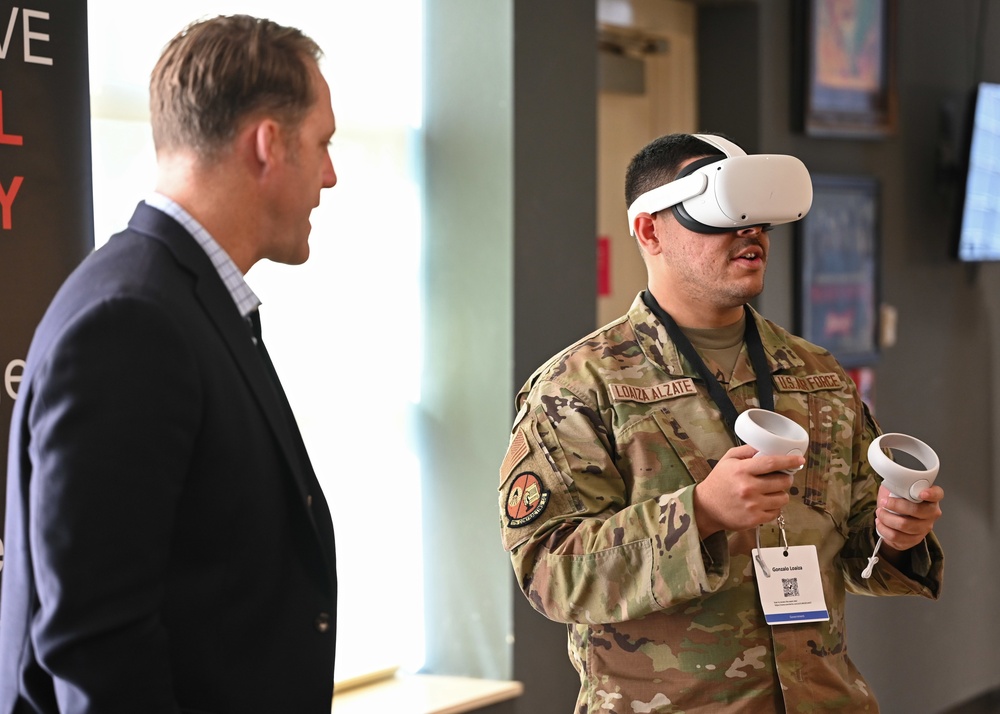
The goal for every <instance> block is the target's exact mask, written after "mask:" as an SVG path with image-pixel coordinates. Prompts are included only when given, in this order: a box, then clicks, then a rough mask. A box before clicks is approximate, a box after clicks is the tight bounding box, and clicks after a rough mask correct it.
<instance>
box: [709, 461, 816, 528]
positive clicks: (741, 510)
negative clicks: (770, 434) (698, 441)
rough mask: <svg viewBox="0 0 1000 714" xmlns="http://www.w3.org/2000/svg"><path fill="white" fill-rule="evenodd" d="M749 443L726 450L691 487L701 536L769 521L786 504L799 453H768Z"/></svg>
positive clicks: (798, 465)
mask: <svg viewBox="0 0 1000 714" xmlns="http://www.w3.org/2000/svg"><path fill="white" fill-rule="evenodd" d="M755 454H757V450H756V449H755V448H753V447H752V446H747V445H744V446H736V447H733V448H732V449H730V450H729V451H727V452H726V454H725V456H723V457H722V459H720V460H719V463H718V464H716V466H715V468H714V469H712V471H711V473H709V474H708V476H706V477H705V480H704V481H702V482H701V483H699V484H697V485H696V486H695V488H694V512H695V521H696V522H697V524H698V533H699V535H700V536H701V538H702V539H704V538H707V537H708V536H710V535H712V534H713V533H717V532H719V531H721V530H729V531H741V530H746V529H748V528H754V527H756V526H759V525H762V524H764V523H770V522H771V521H773V520H774V519H775V518H777V517H778V513H780V511H781V509H782V508H783V507H784V506H785V505H787V503H788V489H790V488H791V486H792V476H791V475H790V474H788V473H786V470H791V471H795V470H797V469H800V468H802V466H803V465H804V464H805V460H804V459H803V458H802V457H801V456H767V455H765V454H760V455H758V456H756V457H755Z"/></svg>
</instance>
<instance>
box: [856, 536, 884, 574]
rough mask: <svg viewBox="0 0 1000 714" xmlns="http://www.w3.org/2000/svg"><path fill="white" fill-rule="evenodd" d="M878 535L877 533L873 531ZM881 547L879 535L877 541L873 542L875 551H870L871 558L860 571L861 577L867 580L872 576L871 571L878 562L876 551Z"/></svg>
mask: <svg viewBox="0 0 1000 714" xmlns="http://www.w3.org/2000/svg"><path fill="white" fill-rule="evenodd" d="M875 532H876V533H878V531H875ZM881 546H882V535H881V534H879V536H878V540H877V541H876V542H875V550H873V551H872V557H870V558H869V559H868V567H866V568H865V569H864V570H863V571H861V577H862V578H864V579H865V580H867V579H868V578H870V577H871V576H872V571H873V570H874V569H875V564H876V563H877V562H878V549H879V548H880V547H881Z"/></svg>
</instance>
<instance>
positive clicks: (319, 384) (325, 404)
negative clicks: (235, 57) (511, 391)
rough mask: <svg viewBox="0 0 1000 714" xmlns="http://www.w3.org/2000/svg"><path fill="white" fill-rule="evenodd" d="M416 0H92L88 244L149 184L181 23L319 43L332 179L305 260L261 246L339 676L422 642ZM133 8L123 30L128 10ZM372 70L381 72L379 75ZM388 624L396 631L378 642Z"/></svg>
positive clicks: (406, 661) (116, 226) (264, 290)
mask: <svg viewBox="0 0 1000 714" xmlns="http://www.w3.org/2000/svg"><path fill="white" fill-rule="evenodd" d="M421 8H422V3H419V2H413V0H379V1H378V2H365V3H359V2H348V1H347V0H331V1H330V2H325V3H315V2H313V1H312V0H284V2H282V3H279V4H276V3H273V2H264V1H263V0H240V1H239V2H233V1H231V0H175V1H174V2H172V3H166V4H160V5H149V6H144V8H143V15H142V19H141V20H137V19H135V13H134V12H133V6H132V5H131V4H128V5H126V4H125V3H123V2H116V1H115V0H89V12H88V14H89V32H90V54H91V60H90V61H91V97H92V107H91V110H92V114H93V154H94V160H93V165H94V213H95V236H96V239H97V243H98V245H100V244H102V243H103V242H105V241H106V240H107V238H108V237H109V236H110V235H111V234H112V233H114V232H116V231H118V230H120V229H121V228H122V227H124V225H125V222H126V221H127V220H128V218H129V216H130V215H131V213H132V210H133V208H134V206H135V204H136V202H138V201H139V200H141V199H142V198H143V197H144V195H145V193H144V192H148V191H152V189H153V187H154V184H155V157H154V154H153V148H152V139H151V136H150V130H149V124H148V111H147V103H148V101H147V100H148V97H147V87H148V78H149V72H150V70H152V68H153V65H154V64H155V62H156V59H157V57H158V56H159V52H160V49H161V48H162V47H163V45H164V44H165V43H166V42H167V41H168V40H169V39H170V37H171V36H173V34H174V33H175V32H177V31H178V30H180V29H181V28H182V27H183V26H184V25H185V24H187V23H188V22H190V21H191V20H194V19H196V18H198V17H203V16H208V15H215V14H232V13H237V12H239V13H248V14H254V15H257V16H262V17H268V18H270V19H273V20H275V21H276V22H280V23H282V24H287V25H294V26H297V27H300V28H302V29H303V31H305V32H306V33H307V34H308V35H310V36H311V37H312V38H313V39H315V40H316V41H317V42H318V43H319V45H320V46H321V47H322V48H323V49H324V51H325V53H326V57H325V60H324V62H323V64H322V67H323V70H324V74H325V75H326V78H327V81H328V82H329V83H330V87H331V92H332V96H333V108H334V113H335V115H336V118H337V133H336V134H335V136H334V139H333V143H332V147H331V155H332V157H333V162H334V167H335V168H336V170H337V174H338V179H339V181H338V184H337V186H336V187H334V188H333V189H330V190H328V191H326V192H324V196H323V201H322V204H321V206H320V207H319V208H317V209H316V210H315V211H313V217H312V224H313V230H312V237H311V239H310V245H311V250H312V253H311V257H310V259H309V262H308V263H306V264H305V265H303V266H295V267H287V266H280V265H275V264H272V263H267V262H265V263H261V264H259V265H257V266H255V267H254V268H253V269H252V270H251V271H250V273H249V274H248V275H247V281H248V282H249V284H250V286H251V287H252V288H253V289H254V291H255V292H256V293H257V295H258V296H259V297H260V298H261V300H262V301H263V306H262V315H263V316H264V320H265V330H266V334H267V343H268V349H269V351H270V352H271V354H272V357H273V359H274V362H275V364H276V366H277V369H278V371H279V373H280V374H281V376H282V382H283V384H284V386H285V389H286V392H287V393H288V397H289V401H290V402H291V404H292V407H293V409H294V411H295V413H296V417H297V419H298V421H299V424H300V427H301V429H302V433H303V437H304V438H305V441H306V445H307V447H308V449H309V452H310V455H311V457H312V460H313V464H314V466H315V469H316V473H317V474H318V476H319V478H320V480H321V482H322V483H323V486H324V490H325V492H326V495H327V499H328V500H329V502H330V507H331V510H332V512H333V519H334V527H335V529H336V533H337V563H338V571H339V576H340V580H341V582H342V583H349V584H350V587H341V589H340V605H339V607H340V610H339V613H338V655H339V656H338V658H337V677H338V679H345V678H349V677H353V676H357V675H360V674H362V673H364V672H368V671H373V670H378V669H383V668H387V667H391V666H397V665H399V666H402V667H403V668H405V669H410V670H416V669H418V668H419V667H420V666H421V664H422V663H423V658H424V626H423V622H424V607H423V592H424V588H423V569H422V563H423V553H422V534H421V518H420V514H421V508H420V500H421V498H420V497H421V494H420V465H419V461H418V458H417V456H416V453H417V452H416V449H415V445H414V444H413V443H412V436H411V434H412V433H413V429H412V428H411V422H412V415H413V413H414V411H415V409H416V408H417V406H418V405H419V402H420V375H421V364H420V358H421V355H422V354H423V350H422V348H421V345H420V340H421V335H422V326H421V320H422V316H421V312H420V305H421V301H420V294H419V267H420V266H419V263H420V255H421V236H420V226H421V225H422V217H421V204H420V190H419V176H420V169H419V163H418V159H419V155H420V151H419V146H420V143H421V142H420V132H421V126H420V120H421V116H422V106H421V103H422V78H421V68H422V61H421V51H422V43H421V39H422V32H421V27H422V9H421ZM125 17H127V18H129V21H128V23H127V31H124V30H121V29H120V28H121V27H122V26H123V23H122V19H124V18H125ZM373 87H375V88H377V89H376V90H373V89H372V88H373ZM387 642H391V647H387V646H386V643H387Z"/></svg>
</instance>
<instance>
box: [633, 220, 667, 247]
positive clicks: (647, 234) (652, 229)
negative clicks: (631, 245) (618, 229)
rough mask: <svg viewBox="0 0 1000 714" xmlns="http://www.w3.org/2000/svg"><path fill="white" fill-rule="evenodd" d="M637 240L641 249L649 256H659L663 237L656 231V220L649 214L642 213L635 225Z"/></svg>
mask: <svg viewBox="0 0 1000 714" xmlns="http://www.w3.org/2000/svg"><path fill="white" fill-rule="evenodd" d="M633 228H634V229H635V239H636V241H638V243H639V247H640V248H642V250H643V251H644V252H646V253H648V254H649V255H657V254H658V253H659V252H660V251H661V250H662V246H661V245H660V239H661V236H660V235H659V234H658V233H657V230H656V220H655V219H654V218H653V216H652V215H650V214H649V213H640V214H639V215H637V216H636V217H635V223H634V224H633Z"/></svg>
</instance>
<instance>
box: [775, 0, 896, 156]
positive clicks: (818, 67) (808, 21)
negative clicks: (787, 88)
mask: <svg viewBox="0 0 1000 714" xmlns="http://www.w3.org/2000/svg"><path fill="white" fill-rule="evenodd" d="M794 4H795V5H796V6H798V7H797V12H800V13H801V15H802V17H801V18H800V19H797V20H796V26H797V27H799V28H801V32H802V36H803V38H804V40H805V41H804V42H802V43H800V44H801V45H802V50H801V52H802V53H803V54H804V55H805V56H804V57H803V60H804V61H803V62H802V66H803V71H804V73H805V77H804V87H803V88H802V97H803V117H802V128H803V129H804V131H805V133H806V134H807V135H809V136H816V137H853V138H878V137H884V136H888V135H890V134H892V133H893V132H894V131H895V128H896V86H895V76H896V73H895V63H894V61H893V58H894V55H895V40H896V0H796V2H795V3H794Z"/></svg>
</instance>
